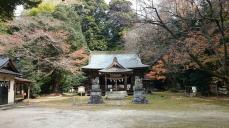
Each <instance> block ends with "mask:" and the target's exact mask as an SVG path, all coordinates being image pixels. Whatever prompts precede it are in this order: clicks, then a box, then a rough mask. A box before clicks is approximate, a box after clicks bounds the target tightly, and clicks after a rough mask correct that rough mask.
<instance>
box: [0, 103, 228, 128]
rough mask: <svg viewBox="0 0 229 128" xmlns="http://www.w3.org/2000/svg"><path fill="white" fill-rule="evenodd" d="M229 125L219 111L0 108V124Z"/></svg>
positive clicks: (13, 127)
mask: <svg viewBox="0 0 229 128" xmlns="http://www.w3.org/2000/svg"><path fill="white" fill-rule="evenodd" d="M192 126H193V127H194V128H195V127H197V126H200V127H201V128H202V127H204V128H205V127H206V128H209V127H212V128H217V127H218V128H228V127H229V113H227V112H219V111H179V112H175V111H159V110H157V111H140V110H124V109H110V110H99V111H98V110H97V111H91V110H64V109H55V108H41V107H25V108H15V109H10V110H4V111H2V110H0V128H167V127H168V128H170V127H174V128H175V127H188V128H191V127H192Z"/></svg>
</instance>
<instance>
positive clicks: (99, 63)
mask: <svg viewBox="0 0 229 128" xmlns="http://www.w3.org/2000/svg"><path fill="white" fill-rule="evenodd" d="M114 57H116V58H117V60H118V62H119V63H120V64H121V65H122V66H123V67H125V68H131V69H133V68H144V67H148V65H145V64H142V62H141V59H140V58H139V56H138V55H137V54H136V53H122V52H91V54H90V58H89V64H88V65H87V66H84V67H82V68H83V69H104V68H106V67H108V66H109V65H110V64H111V63H112V61H113V59H114Z"/></svg>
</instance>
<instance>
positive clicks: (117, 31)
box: [107, 0, 136, 47]
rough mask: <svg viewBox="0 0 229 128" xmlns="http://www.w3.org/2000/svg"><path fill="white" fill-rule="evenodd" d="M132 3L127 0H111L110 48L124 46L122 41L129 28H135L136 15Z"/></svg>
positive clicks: (109, 14)
mask: <svg viewBox="0 0 229 128" xmlns="http://www.w3.org/2000/svg"><path fill="white" fill-rule="evenodd" d="M131 6H132V3H131V2H130V1H126V0H111V2H110V3H109V12H108V16H109V21H108V22H109V25H108V28H107V29H108V32H109V33H108V34H109V35H108V36H109V45H110V47H112V46H113V47H115V46H121V47H122V46H123V44H124V42H123V41H122V40H120V39H121V38H122V37H123V34H124V33H125V32H126V31H127V29H128V28H131V27H132V26H133V22H132V21H133V20H134V19H135V18H136V14H135V13H134V12H133V10H132V8H131Z"/></svg>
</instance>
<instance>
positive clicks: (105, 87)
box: [105, 75, 108, 93]
mask: <svg viewBox="0 0 229 128" xmlns="http://www.w3.org/2000/svg"><path fill="white" fill-rule="evenodd" d="M107 88H108V87H107V76H106V75H105V93H106V91H107Z"/></svg>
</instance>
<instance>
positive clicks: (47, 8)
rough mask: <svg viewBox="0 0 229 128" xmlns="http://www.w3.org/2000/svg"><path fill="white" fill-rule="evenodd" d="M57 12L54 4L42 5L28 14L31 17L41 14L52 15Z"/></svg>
mask: <svg viewBox="0 0 229 128" xmlns="http://www.w3.org/2000/svg"><path fill="white" fill-rule="evenodd" d="M54 10H55V5H54V4H52V3H41V4H40V5H39V6H38V7H34V8H32V9H30V10H29V11H28V12H27V15H29V16H36V15H38V14H40V13H52V12H54Z"/></svg>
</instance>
